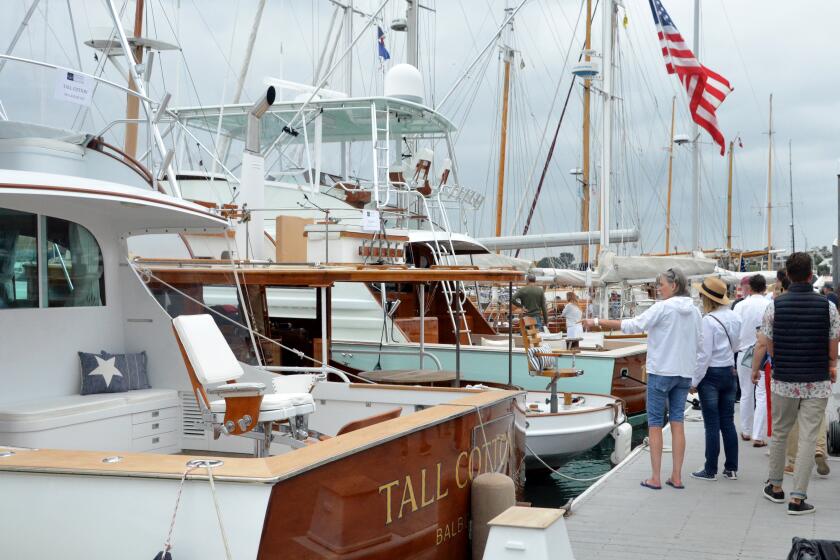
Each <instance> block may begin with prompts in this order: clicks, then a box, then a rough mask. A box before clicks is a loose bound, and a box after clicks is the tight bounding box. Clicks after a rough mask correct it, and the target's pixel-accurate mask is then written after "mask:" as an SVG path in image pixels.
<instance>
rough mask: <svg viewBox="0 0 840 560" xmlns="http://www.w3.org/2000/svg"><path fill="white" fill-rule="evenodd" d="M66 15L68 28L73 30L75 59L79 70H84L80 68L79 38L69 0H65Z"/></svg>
mask: <svg viewBox="0 0 840 560" xmlns="http://www.w3.org/2000/svg"><path fill="white" fill-rule="evenodd" d="M67 15H68V16H69V17H70V30H71V31H72V32H73V46H74V47H75V48H76V60H77V62H78V64H79V70H82V71H83V72H84V68H82V53H81V52H80V51H79V38H78V37H77V36H76V22H75V21H74V19H73V8H72V7H71V6H70V0H67Z"/></svg>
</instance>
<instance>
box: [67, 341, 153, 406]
mask: <svg viewBox="0 0 840 560" xmlns="http://www.w3.org/2000/svg"><path fill="white" fill-rule="evenodd" d="M79 361H80V362H81V366H82V389H81V391H80V393H81V394H82V395H91V394H95V393H119V392H122V391H124V390H128V391H136V390H137V389H151V387H152V386H151V385H150V384H149V374H148V372H147V369H146V368H147V363H148V360H147V358H146V353H145V352H139V353H136V354H111V353H110V352H106V351H105V350H102V351H101V352H100V353H99V354H98V355H96V354H89V353H87V352H79ZM111 368H115V369H116V372H114V371H113V370H112V369H111ZM108 381H110V383H108V384H106V382H108ZM126 385H127V387H128V388H127V389H123V387H124V386H126ZM117 387H118V388H117Z"/></svg>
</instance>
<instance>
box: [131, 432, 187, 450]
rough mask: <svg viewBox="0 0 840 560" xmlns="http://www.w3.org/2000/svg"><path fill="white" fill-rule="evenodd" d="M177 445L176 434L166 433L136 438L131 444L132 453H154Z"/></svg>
mask: <svg viewBox="0 0 840 560" xmlns="http://www.w3.org/2000/svg"><path fill="white" fill-rule="evenodd" d="M177 445H178V432H166V433H165V434H156V435H151V436H146V437H142V438H137V439H135V440H133V441H132V442H131V449H132V451H154V450H155V449H160V448H163V447H172V446H177Z"/></svg>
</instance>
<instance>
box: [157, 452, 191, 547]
mask: <svg viewBox="0 0 840 560" xmlns="http://www.w3.org/2000/svg"><path fill="white" fill-rule="evenodd" d="M195 469H196V467H187V469H186V470H185V471H184V474H183V475H181V483H180V484H179V485H178V496H177V497H176V498H175V509H174V510H173V511H172V521H171V522H170V523H169V532H168V533H167V534H166V541H165V542H164V543H163V554H161V558H165V557H166V554H167V553H168V552H169V551H170V550H171V549H172V533H173V532H174V531H175V518H176V517H177V516H178V506H179V505H180V504H181V493H182V492H183V490H184V482H185V481H186V480H187V475H188V474H190V473H191V472H192V471H194V470H195Z"/></svg>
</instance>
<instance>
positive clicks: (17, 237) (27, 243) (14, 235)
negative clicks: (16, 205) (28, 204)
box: [0, 208, 38, 308]
mask: <svg viewBox="0 0 840 560" xmlns="http://www.w3.org/2000/svg"><path fill="white" fill-rule="evenodd" d="M8 307H38V216H36V215H35V214H30V213H28V212H18V211H16V210H6V209H4V208H0V308H8Z"/></svg>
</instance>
